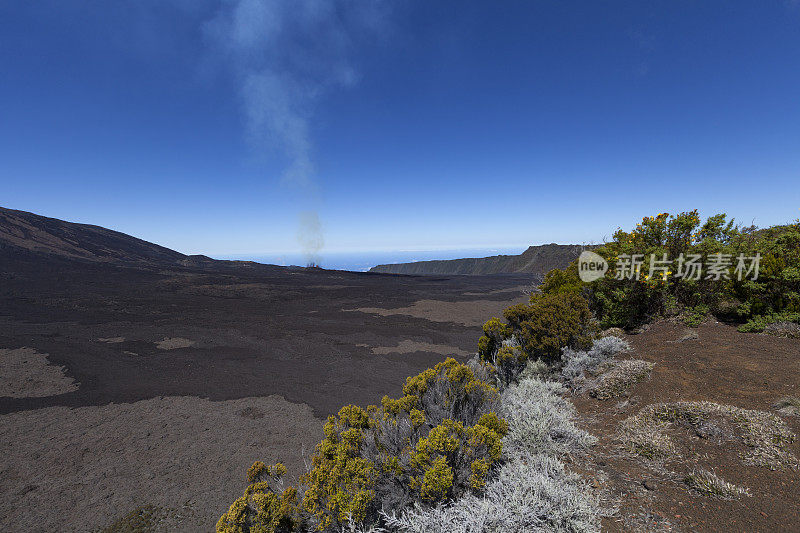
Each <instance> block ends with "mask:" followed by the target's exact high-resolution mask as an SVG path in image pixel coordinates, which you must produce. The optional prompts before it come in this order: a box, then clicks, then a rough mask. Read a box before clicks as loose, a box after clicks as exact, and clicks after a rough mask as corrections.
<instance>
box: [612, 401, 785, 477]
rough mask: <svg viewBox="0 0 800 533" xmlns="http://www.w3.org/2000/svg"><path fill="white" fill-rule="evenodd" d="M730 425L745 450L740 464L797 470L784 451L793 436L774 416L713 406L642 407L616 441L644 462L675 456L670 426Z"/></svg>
mask: <svg viewBox="0 0 800 533" xmlns="http://www.w3.org/2000/svg"><path fill="white" fill-rule="evenodd" d="M712 417H717V418H720V419H723V420H725V421H728V422H730V423H731V424H732V425H733V427H735V428H736V429H737V430H738V433H739V437H740V438H741V440H742V442H743V443H744V444H745V445H746V446H747V447H748V448H749V450H748V452H747V453H746V454H745V455H744V457H743V459H744V463H745V464H747V465H750V466H765V467H767V468H770V469H772V470H777V469H779V468H782V467H784V466H789V467H792V468H797V467H798V466H799V465H800V463H798V460H797V457H795V456H794V455H793V454H792V453H791V452H790V451H788V450H787V449H786V445H787V444H789V443H791V442H793V441H794V438H795V435H794V433H792V431H791V430H790V429H789V426H787V425H786V423H785V422H784V421H783V420H781V419H780V418H778V417H777V416H775V415H773V414H771V413H767V412H764V411H755V410H748V409H742V408H740V407H735V406H732V405H721V404H718V403H713V402H675V403H659V404H652V405H648V406H647V407H644V408H643V409H642V410H640V411H639V412H638V413H637V414H635V415H633V416H631V417H629V418H627V419H625V420H623V421H622V423H621V424H620V430H619V439H620V441H621V442H622V443H623V445H624V446H625V447H626V448H628V450H629V451H630V452H632V453H635V454H637V455H640V456H642V457H645V458H648V459H658V458H666V457H668V456H669V455H671V454H677V453H678V451H677V449H676V447H675V443H674V442H673V441H672V439H671V438H670V437H669V435H668V434H667V429H668V428H669V426H670V424H675V423H678V422H684V423H686V424H688V425H690V426H691V427H692V428H694V429H695V430H697V429H698V427H699V426H700V425H701V424H702V423H703V422H706V421H707V420H708V419H709V418H712Z"/></svg>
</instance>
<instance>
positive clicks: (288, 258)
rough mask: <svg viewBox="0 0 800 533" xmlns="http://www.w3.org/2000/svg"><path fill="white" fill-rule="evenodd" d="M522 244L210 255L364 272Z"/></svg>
mask: <svg viewBox="0 0 800 533" xmlns="http://www.w3.org/2000/svg"><path fill="white" fill-rule="evenodd" d="M526 248H527V246H516V247H497V248H458V249H446V250H394V251H386V250H381V251H347V252H339V251H331V252H325V251H322V252H320V253H318V254H316V255H315V256H314V257H312V258H309V256H308V255H307V254H302V253H272V254H269V253H268V254H233V255H215V256H213V257H214V259H227V260H237V261H255V262H256V263H264V264H269V265H278V266H307V265H308V264H309V263H311V262H313V263H314V264H315V265H316V266H319V267H321V268H327V269H330V270H349V271H352V272H366V271H368V270H369V269H370V268H372V267H374V266H376V265H385V264H393V263H413V262H416V261H431V260H447V259H463V258H470V257H490V256H493V255H518V254H521V253H522V252H524V251H525V250H526Z"/></svg>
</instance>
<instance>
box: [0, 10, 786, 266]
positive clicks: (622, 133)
mask: <svg viewBox="0 0 800 533" xmlns="http://www.w3.org/2000/svg"><path fill="white" fill-rule="evenodd" d="M467 4H468V3H466V2H462V1H436V2H430V1H417V2H394V3H375V2H366V1H363V2H359V1H352V2H327V1H325V2H323V1H311V0H295V1H286V2H277V1H258V0H230V1H205V0H174V1H167V0H159V1H144V0H143V1H133V0H130V1H99V0H98V1H77V0H76V1H58V0H51V1H36V2H31V1H29V0H4V1H3V2H2V3H0V185H1V186H2V189H0V190H1V191H2V193H1V196H0V205H2V206H4V207H11V208H16V209H23V210H28V211H34V212H37V213H41V214H44V215H48V216H53V217H57V218H64V219H67V220H73V221H80V222H88V223H94V224H99V225H102V226H106V227H110V228H113V229H117V230H120V231H124V232H126V233H130V234H133V235H136V236H140V237H142V238H145V239H148V240H151V241H155V242H158V243H160V244H164V245H166V246H169V247H171V248H175V249H177V250H180V251H183V252H186V253H207V254H210V255H224V254H247V253H266V252H275V251H296V250H298V249H299V248H300V246H301V245H300V243H298V239H297V233H298V224H301V225H302V224H305V230H306V232H307V233H308V232H312V233H313V232H314V231H315V230H316V229H317V227H316V220H317V219H316V218H314V217H315V215H314V214H311V215H309V213H315V214H316V215H318V218H319V221H320V227H321V229H322V232H323V234H324V240H325V248H324V249H323V252H322V253H323V254H324V250H330V251H333V250H359V249H361V250H375V249H408V248H420V249H423V248H443V247H457V248H465V247H469V246H476V247H478V246H480V247H491V246H509V245H527V244H536V243H543V242H544V243H546V242H565V243H566V242H596V241H599V240H601V239H602V238H603V237H604V236H610V234H611V233H612V232H613V230H614V228H616V227H617V226H622V227H629V226H631V225H633V224H634V223H635V222H636V221H637V220H639V219H640V218H641V217H642V216H644V215H648V214H655V213H658V212H663V211H668V212H677V211H682V210H688V209H692V208H695V207H696V208H699V209H700V210H701V213H702V214H704V215H709V214H712V213H714V212H719V211H725V212H728V213H730V214H732V215H734V216H736V217H737V218H738V219H739V220H741V221H742V222H746V223H750V222H751V221H752V220H755V222H756V223H757V224H759V225H769V224H774V223H779V222H788V221H790V220H793V219H795V218H797V217H798V215H800V211H798V208H800V2H798V1H768V0H753V1H731V0H726V1H702V2H697V1H695V0H691V1H684V0H665V1H646V0H634V1H625V2H623V1H619V2H597V1H596V0H587V1H583V2H577V1H575V2H569V1H555V0H553V1H536V0H529V1H519V2H513V1H509V2H482V3H477V4H474V5H467ZM303 221H305V222H303ZM304 236H305V237H307V238H308V237H309V235H307V234H305V235H304ZM310 238H311V240H312V241H313V242H312V244H311V246H315V245H317V244H320V243H319V242H318V239H317V236H316V235H311V236H310ZM306 240H308V239H306Z"/></svg>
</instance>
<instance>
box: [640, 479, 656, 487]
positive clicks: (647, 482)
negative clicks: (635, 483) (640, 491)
mask: <svg viewBox="0 0 800 533" xmlns="http://www.w3.org/2000/svg"><path fill="white" fill-rule="evenodd" d="M642 485H644V488H646V489H647V490H658V485H656V482H655V481H653V480H651V479H645V480H644V482H643V483H642Z"/></svg>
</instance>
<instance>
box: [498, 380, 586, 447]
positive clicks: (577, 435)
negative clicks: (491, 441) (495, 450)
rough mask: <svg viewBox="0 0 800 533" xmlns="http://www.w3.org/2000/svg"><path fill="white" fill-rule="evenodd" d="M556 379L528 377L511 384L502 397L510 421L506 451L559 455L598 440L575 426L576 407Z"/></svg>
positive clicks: (501, 409)
mask: <svg viewBox="0 0 800 533" xmlns="http://www.w3.org/2000/svg"><path fill="white" fill-rule="evenodd" d="M563 394H564V388H563V387H562V385H561V384H560V383H557V382H555V381H541V380H537V379H526V380H523V381H521V382H520V383H518V384H516V385H511V386H510V387H508V388H507V389H506V390H505V391H503V394H502V395H501V397H500V416H502V417H503V418H505V420H506V422H508V434H507V435H506V437H505V438H504V439H503V453H504V454H505V455H506V456H507V457H514V456H515V455H518V454H520V453H522V452H528V453H544V454H547V455H559V454H563V453H568V452H573V453H574V452H578V451H581V450H582V449H584V448H585V447H587V446H589V445H591V444H593V443H594V442H595V441H596V439H595V438H594V437H593V436H591V435H590V434H589V433H587V432H585V431H583V430H582V429H580V428H578V427H577V426H576V425H575V419H576V416H577V415H576V412H575V407H574V406H573V405H572V403H570V402H569V401H568V400H566V399H564V397H563Z"/></svg>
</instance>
